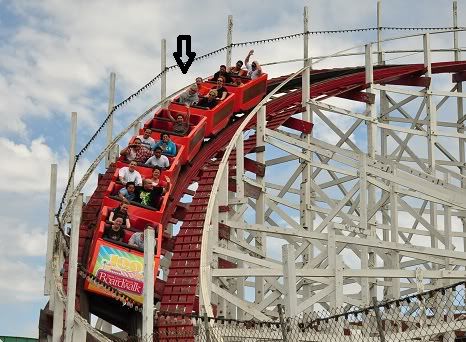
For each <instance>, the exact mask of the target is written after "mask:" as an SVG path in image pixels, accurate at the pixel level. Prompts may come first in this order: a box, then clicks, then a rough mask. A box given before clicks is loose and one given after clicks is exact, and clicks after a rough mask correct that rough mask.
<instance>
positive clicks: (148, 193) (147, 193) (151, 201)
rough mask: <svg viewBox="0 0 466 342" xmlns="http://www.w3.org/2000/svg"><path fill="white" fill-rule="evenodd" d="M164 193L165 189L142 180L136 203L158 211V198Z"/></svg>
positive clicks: (149, 181) (147, 180)
mask: <svg viewBox="0 0 466 342" xmlns="http://www.w3.org/2000/svg"><path fill="white" fill-rule="evenodd" d="M164 193H165V188H163V187H161V186H154V185H153V184H152V180H150V179H144V181H143V182H142V189H140V190H139V191H138V196H137V199H136V201H137V202H139V203H141V204H144V205H147V206H149V207H153V208H155V209H160V208H159V207H160V198H161V197H162V196H163V194H164Z"/></svg>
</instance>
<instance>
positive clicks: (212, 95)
mask: <svg viewBox="0 0 466 342" xmlns="http://www.w3.org/2000/svg"><path fill="white" fill-rule="evenodd" d="M216 97H217V91H216V90H215V89H211V90H210V91H209V95H207V97H203V98H202V99H201V100H200V101H199V103H198V104H197V105H198V106H200V107H207V108H210V109H212V108H214V107H215V106H216V105H217V99H216Z"/></svg>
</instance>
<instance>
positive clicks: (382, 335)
mask: <svg viewBox="0 0 466 342" xmlns="http://www.w3.org/2000/svg"><path fill="white" fill-rule="evenodd" d="M372 303H373V304H374V312H375V319H376V320H377V330H378V331H379V337H380V342H385V333H384V331H383V325H382V319H381V318H380V312H379V307H378V306H377V298H375V297H372Z"/></svg>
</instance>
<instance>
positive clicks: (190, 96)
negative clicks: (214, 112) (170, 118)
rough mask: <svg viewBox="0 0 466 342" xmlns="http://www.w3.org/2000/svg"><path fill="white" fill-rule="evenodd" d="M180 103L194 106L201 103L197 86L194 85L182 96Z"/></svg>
mask: <svg viewBox="0 0 466 342" xmlns="http://www.w3.org/2000/svg"><path fill="white" fill-rule="evenodd" d="M179 102H180V103H181V104H184V105H188V106H192V105H193V104H195V103H198V102H199V95H198V94H197V86H196V85H194V84H193V85H192V86H190V87H189V89H188V90H187V91H185V92H184V93H183V94H181V95H180V99H179Z"/></svg>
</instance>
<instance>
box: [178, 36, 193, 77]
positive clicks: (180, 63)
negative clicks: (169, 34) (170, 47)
mask: <svg viewBox="0 0 466 342" xmlns="http://www.w3.org/2000/svg"><path fill="white" fill-rule="evenodd" d="M183 40H184V41H186V56H188V61H187V62H186V63H184V62H183V61H182V59H181V57H182V56H183ZM173 57H175V61H176V63H177V64H178V66H179V67H180V69H181V72H182V73H183V74H186V73H187V72H188V70H189V67H190V66H191V64H192V63H193V61H194V57H196V53H195V52H192V51H191V36H190V35H189V34H180V35H179V36H178V38H177V39H176V51H175V52H173Z"/></svg>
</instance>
